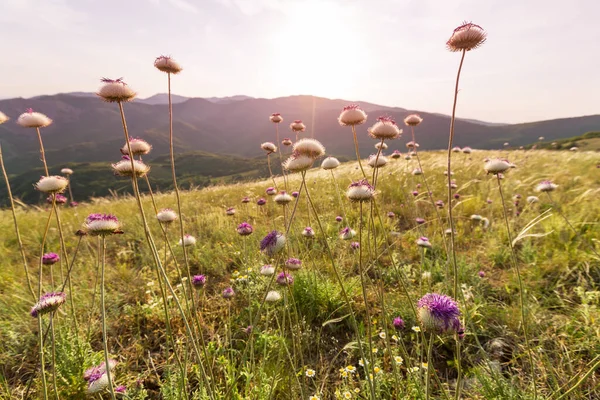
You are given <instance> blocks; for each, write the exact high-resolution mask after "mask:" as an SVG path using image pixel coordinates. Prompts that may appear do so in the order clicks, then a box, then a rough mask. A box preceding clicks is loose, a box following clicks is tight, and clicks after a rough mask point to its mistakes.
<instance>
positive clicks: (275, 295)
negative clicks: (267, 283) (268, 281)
mask: <svg viewBox="0 0 600 400" xmlns="http://www.w3.org/2000/svg"><path fill="white" fill-rule="evenodd" d="M279 300H281V293H279V292H278V291H277V290H270V291H269V292H268V293H267V295H266V296H265V301H266V302H267V303H276V302H278V301H279Z"/></svg>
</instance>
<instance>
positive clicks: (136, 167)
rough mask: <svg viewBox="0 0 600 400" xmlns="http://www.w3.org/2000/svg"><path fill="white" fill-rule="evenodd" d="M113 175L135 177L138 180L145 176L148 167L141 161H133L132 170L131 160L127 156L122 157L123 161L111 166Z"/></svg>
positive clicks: (148, 169)
mask: <svg viewBox="0 0 600 400" xmlns="http://www.w3.org/2000/svg"><path fill="white" fill-rule="evenodd" d="M112 168H113V171H114V173H115V175H119V176H137V177H138V178H140V177H143V176H145V175H146V174H147V173H148V171H150V167H149V166H148V165H146V164H144V162H143V161H140V160H133V169H132V167H131V159H130V158H129V156H123V159H122V160H121V161H119V162H117V163H114V164H113V165H112Z"/></svg>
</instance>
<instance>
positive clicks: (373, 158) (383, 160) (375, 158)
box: [367, 154, 388, 168]
mask: <svg viewBox="0 0 600 400" xmlns="http://www.w3.org/2000/svg"><path fill="white" fill-rule="evenodd" d="M387 163H388V159H387V157H386V156H384V155H383V154H379V155H377V154H371V155H370V156H369V159H368V161H367V164H368V165H369V167H371V168H381V167H383V166H385V165H386V164H387Z"/></svg>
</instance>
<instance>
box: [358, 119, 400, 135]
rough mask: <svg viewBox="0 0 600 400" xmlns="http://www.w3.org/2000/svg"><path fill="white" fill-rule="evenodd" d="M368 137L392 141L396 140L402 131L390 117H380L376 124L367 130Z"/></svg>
mask: <svg viewBox="0 0 600 400" xmlns="http://www.w3.org/2000/svg"><path fill="white" fill-rule="evenodd" d="M367 131H368V133H369V136H371V137H372V138H373V139H379V140H382V139H384V140H392V139H397V138H399V137H400V135H401V134H402V129H400V128H398V125H396V121H394V120H393V119H392V117H388V116H381V117H379V118H377V122H375V124H374V125H373V126H372V127H370V128H369V129H368V130H367Z"/></svg>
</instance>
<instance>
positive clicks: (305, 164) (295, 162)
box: [283, 154, 315, 172]
mask: <svg viewBox="0 0 600 400" xmlns="http://www.w3.org/2000/svg"><path fill="white" fill-rule="evenodd" d="M314 161H315V160H314V158H312V157H308V156H306V155H302V154H292V155H291V156H290V157H289V158H288V159H287V160H285V161H284V162H283V168H285V169H287V170H288V171H290V172H301V171H306V170H307V169H309V168H310V167H312V165H313V162H314Z"/></svg>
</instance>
